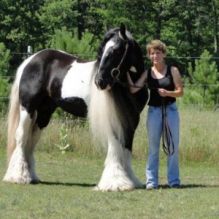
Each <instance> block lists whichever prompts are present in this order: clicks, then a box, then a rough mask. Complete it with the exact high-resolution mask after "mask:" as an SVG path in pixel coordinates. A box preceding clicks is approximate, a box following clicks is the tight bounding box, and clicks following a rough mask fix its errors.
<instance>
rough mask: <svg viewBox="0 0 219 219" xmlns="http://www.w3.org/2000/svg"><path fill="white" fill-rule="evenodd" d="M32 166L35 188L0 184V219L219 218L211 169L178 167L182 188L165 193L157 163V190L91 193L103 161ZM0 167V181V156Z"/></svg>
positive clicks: (41, 161)
mask: <svg viewBox="0 0 219 219" xmlns="http://www.w3.org/2000/svg"><path fill="white" fill-rule="evenodd" d="M1 152H2V151H1ZM1 154H2V153H1ZM36 160H37V172H38V175H39V177H40V178H41V180H42V183H41V184H37V185H14V184H8V183H3V182H1V183H0V194H1V198H0V218H4V219H6V218H22V219H25V218H31V219H32V218H37V219H39V218H46V219H49V218H51V219H56V218H57V219H60V218H101V219H102V218H149V219H152V218H162V219H165V218H166V219H171V218H174V219H175V218H186V219H188V218H194V219H197V218H198V219H200V218H204V219H206V218H219V175H218V166H217V165H209V164H206V163H193V164H191V163H190V164H186V163H184V164H182V165H181V178H182V188H181V189H169V188H168V187H167V186H166V173H165V171H166V168H165V162H164V160H163V161H162V165H161V169H160V183H161V185H162V186H161V188H160V189H158V190H154V191H147V190H145V189H138V190H134V191H130V192H96V191H93V187H94V186H95V184H96V183H97V182H98V180H99V178H100V175H101V172H102V169H103V159H92V158H89V159H88V158H86V157H81V158H80V157H78V156H75V155H74V154H73V153H68V154H65V155H61V154H60V153H57V152H52V153H49V154H48V153H47V152H46V153H45V152H44V153H43V152H37V153H36ZM0 164H1V165H0V172H1V178H2V177H3V173H4V171H5V159H4V158H3V156H2V155H1V162H0ZM133 168H134V171H135V173H136V175H137V176H138V177H139V178H140V179H141V180H142V182H144V180H145V179H144V178H145V177H144V169H145V162H144V161H143V160H136V159H135V160H134V161H133Z"/></svg>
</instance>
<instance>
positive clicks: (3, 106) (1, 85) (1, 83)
mask: <svg viewBox="0 0 219 219" xmlns="http://www.w3.org/2000/svg"><path fill="white" fill-rule="evenodd" d="M9 91H10V85H9V83H8V80H7V79H5V78H3V77H1V76H0V113H1V114H5V113H6V111H7V108H8V102H9V101H8V96H9Z"/></svg>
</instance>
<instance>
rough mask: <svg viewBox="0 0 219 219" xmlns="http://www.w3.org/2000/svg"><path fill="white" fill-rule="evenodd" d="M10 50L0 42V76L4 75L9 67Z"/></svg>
mask: <svg viewBox="0 0 219 219" xmlns="http://www.w3.org/2000/svg"><path fill="white" fill-rule="evenodd" d="M9 59H10V51H9V50H8V49H6V47H5V45H4V43H0V76H6V75H7V74H8V69H9Z"/></svg>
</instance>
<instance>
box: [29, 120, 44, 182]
mask: <svg viewBox="0 0 219 219" xmlns="http://www.w3.org/2000/svg"><path fill="white" fill-rule="evenodd" d="M30 131H31V133H30V135H29V139H28V144H27V148H26V156H27V162H28V164H29V171H30V174H31V179H32V180H31V183H38V182H39V181H40V180H39V178H38V177H37V175H36V172H35V159H34V148H35V146H36V144H37V142H38V140H39V139H40V135H41V132H42V131H41V129H40V128H39V127H38V125H37V124H36V123H34V124H33V126H32V128H31V130H30Z"/></svg>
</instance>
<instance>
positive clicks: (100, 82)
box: [95, 78, 107, 89]
mask: <svg viewBox="0 0 219 219" xmlns="http://www.w3.org/2000/svg"><path fill="white" fill-rule="evenodd" d="M95 84H96V86H97V87H98V88H99V89H105V88H106V86H107V84H106V83H105V81H104V80H103V79H100V78H95Z"/></svg>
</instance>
